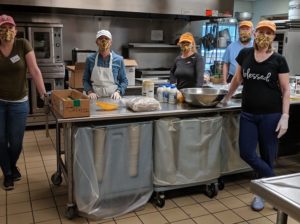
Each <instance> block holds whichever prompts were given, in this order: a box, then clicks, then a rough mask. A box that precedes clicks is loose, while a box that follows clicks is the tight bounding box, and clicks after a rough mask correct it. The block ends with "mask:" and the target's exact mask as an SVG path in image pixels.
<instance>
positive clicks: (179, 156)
mask: <svg viewBox="0 0 300 224" xmlns="http://www.w3.org/2000/svg"><path fill="white" fill-rule="evenodd" d="M154 128H155V132H154V184H155V185H158V186H168V185H183V184H191V183H201V182H203V183H204V182H207V181H212V180H215V179H217V178H218V177H220V142H221V134H222V117H221V116H215V117H200V118H191V119H182V120H181V119H179V118H163V119H160V120H157V121H155V126H154Z"/></svg>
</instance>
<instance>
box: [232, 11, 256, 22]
mask: <svg viewBox="0 0 300 224" xmlns="http://www.w3.org/2000/svg"><path fill="white" fill-rule="evenodd" d="M252 17H253V13H251V12H236V13H235V18H236V19H237V20H238V21H243V20H251V19H252Z"/></svg>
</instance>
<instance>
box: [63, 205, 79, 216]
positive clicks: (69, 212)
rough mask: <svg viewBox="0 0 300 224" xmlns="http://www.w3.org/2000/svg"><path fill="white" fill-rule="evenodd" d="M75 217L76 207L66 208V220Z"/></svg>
mask: <svg viewBox="0 0 300 224" xmlns="http://www.w3.org/2000/svg"><path fill="white" fill-rule="evenodd" d="M76 215H77V211H76V207H75V206H71V207H69V206H68V207H67V208H66V211H65V216H66V217H67V218H68V219H73V218H74V217H75V216H76Z"/></svg>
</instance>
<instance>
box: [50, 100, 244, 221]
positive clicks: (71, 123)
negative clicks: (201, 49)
mask: <svg viewBox="0 0 300 224" xmlns="http://www.w3.org/2000/svg"><path fill="white" fill-rule="evenodd" d="M240 102H241V101H240V100H231V101H230V102H229V103H228V105H227V106H221V105H220V106H219V105H217V106H216V107H213V108H197V107H191V106H189V105H187V104H185V103H182V104H167V103H161V110H159V111H150V112H133V111H131V110H129V109H127V108H126V107H120V108H119V109H118V110H115V111H101V110H97V108H98V107H96V106H95V105H94V104H91V106H90V116H89V117H81V118H67V119H64V118H62V117H60V116H59V115H58V114H56V113H55V112H54V111H52V113H53V114H54V117H55V121H56V154H57V171H56V172H55V173H54V174H53V175H52V177H51V181H52V183H53V184H54V185H57V186H58V185H60V184H61V183H62V173H63V174H64V177H65V180H66V183H67V186H68V203H67V210H66V214H65V215H66V216H67V217H68V218H73V217H74V216H75V215H76V212H77V211H76V205H75V202H74V195H73V150H74V145H73V141H72V136H73V134H74V131H75V128H76V127H79V126H81V127H82V126H88V125H100V124H101V125H105V124H111V123H119V122H120V123H121V122H128V121H131V122H134V121H141V120H155V119H158V118H162V117H171V116H172V117H191V116H194V117H195V116H198V115H204V114H212V113H224V112H225V113H226V112H231V111H239V110H240V108H241V103H240ZM61 128H62V130H63V149H62V147H61V146H62V143H61V132H60V131H61ZM62 155H64V157H63V156H62Z"/></svg>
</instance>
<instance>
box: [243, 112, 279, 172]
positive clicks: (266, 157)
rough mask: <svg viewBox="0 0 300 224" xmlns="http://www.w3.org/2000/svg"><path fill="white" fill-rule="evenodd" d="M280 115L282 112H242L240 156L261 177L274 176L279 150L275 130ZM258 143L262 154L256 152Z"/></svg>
mask: <svg viewBox="0 0 300 224" xmlns="http://www.w3.org/2000/svg"><path fill="white" fill-rule="evenodd" d="M280 117H281V113H272V114H251V113H246V112H242V113H241V117H240V136H239V146H240V156H241V158H242V159H243V160H244V161H245V162H246V163H248V164H249V165H250V166H251V167H252V168H253V169H254V171H256V172H257V173H258V175H259V177H272V176H274V172H273V166H274V160H275V158H276V155H277V150H278V138H277V133H276V132H275V130H276V127H277V124H278V121H279V119H280ZM257 144H258V146H259V152H260V156H259V155H257V152H256V147H257Z"/></svg>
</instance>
